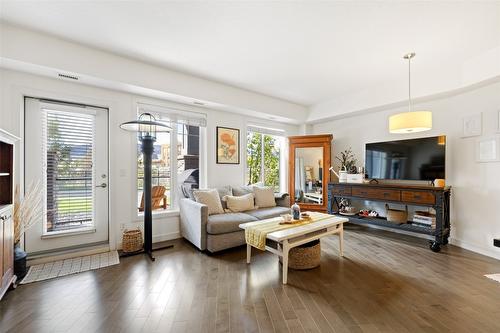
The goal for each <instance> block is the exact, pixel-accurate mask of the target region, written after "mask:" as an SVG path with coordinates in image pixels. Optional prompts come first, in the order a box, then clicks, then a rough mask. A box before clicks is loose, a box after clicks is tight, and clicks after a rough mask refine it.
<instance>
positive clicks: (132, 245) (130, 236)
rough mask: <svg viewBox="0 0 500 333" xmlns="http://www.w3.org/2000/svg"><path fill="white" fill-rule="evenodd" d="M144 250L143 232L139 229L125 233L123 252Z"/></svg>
mask: <svg viewBox="0 0 500 333" xmlns="http://www.w3.org/2000/svg"><path fill="white" fill-rule="evenodd" d="M140 250H142V232H141V231H140V230H139V229H134V230H125V231H123V238H122V251H123V252H126V253H130V252H137V251H140Z"/></svg>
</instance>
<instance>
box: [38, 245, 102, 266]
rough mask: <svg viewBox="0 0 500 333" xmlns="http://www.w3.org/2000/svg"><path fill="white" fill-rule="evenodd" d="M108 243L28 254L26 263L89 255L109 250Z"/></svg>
mask: <svg viewBox="0 0 500 333" xmlns="http://www.w3.org/2000/svg"><path fill="white" fill-rule="evenodd" d="M109 251H110V247H109V244H105V245H99V246H92V247H87V248H77V249H72V250H65V251H61V252H57V254H55V253H47V254H39V255H34V256H32V255H28V265H29V266H32V265H39V264H45V263H48V262H51V261H58V260H64V259H71V258H76V257H83V256H90V255H93V254H98V253H104V252H109Z"/></svg>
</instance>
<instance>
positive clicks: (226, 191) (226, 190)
mask: <svg viewBox="0 0 500 333" xmlns="http://www.w3.org/2000/svg"><path fill="white" fill-rule="evenodd" d="M217 192H218V193H219V197H220V201H221V204H222V208H223V209H224V210H226V209H227V202H226V196H228V195H233V188H232V187H231V186H222V187H217Z"/></svg>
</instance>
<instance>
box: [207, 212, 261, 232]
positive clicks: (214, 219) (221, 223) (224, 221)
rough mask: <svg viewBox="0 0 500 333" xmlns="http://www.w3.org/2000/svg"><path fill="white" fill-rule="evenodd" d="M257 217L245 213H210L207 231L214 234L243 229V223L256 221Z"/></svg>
mask: <svg viewBox="0 0 500 333" xmlns="http://www.w3.org/2000/svg"><path fill="white" fill-rule="evenodd" d="M254 221H257V218H255V217H253V216H250V215H248V214H245V213H226V214H215V215H210V216H209V217H208V219H207V232H208V233H209V234H212V235H217V234H225V233H228V232H233V231H243V229H240V228H239V227H238V226H239V225H240V224H241V223H246V222H254Z"/></svg>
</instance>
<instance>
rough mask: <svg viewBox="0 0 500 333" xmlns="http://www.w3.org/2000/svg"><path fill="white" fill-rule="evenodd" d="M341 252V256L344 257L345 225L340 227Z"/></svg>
mask: <svg viewBox="0 0 500 333" xmlns="http://www.w3.org/2000/svg"><path fill="white" fill-rule="evenodd" d="M339 250H340V256H341V257H343V256H344V226H343V224H341V225H340V232H339Z"/></svg>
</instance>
